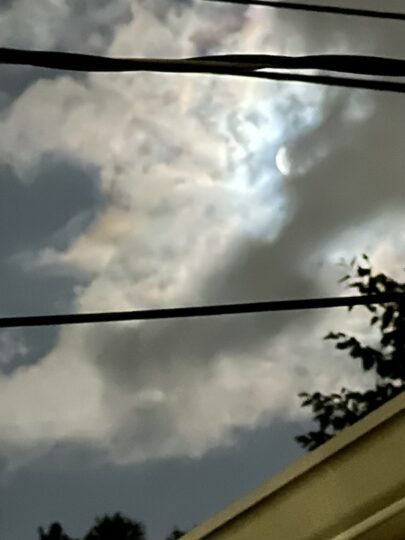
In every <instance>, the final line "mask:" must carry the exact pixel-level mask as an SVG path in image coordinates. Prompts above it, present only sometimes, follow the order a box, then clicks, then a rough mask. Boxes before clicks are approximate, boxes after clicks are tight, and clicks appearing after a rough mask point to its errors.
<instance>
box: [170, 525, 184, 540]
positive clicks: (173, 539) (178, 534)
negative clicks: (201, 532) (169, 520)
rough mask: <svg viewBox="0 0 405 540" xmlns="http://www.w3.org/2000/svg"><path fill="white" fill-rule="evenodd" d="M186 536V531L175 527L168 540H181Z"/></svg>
mask: <svg viewBox="0 0 405 540" xmlns="http://www.w3.org/2000/svg"><path fill="white" fill-rule="evenodd" d="M185 534H186V531H181V530H180V529H178V528H177V527H175V528H174V529H173V530H172V532H171V533H170V534H169V536H168V537H167V538H166V540H177V539H178V538H181V537H182V536H184V535H185Z"/></svg>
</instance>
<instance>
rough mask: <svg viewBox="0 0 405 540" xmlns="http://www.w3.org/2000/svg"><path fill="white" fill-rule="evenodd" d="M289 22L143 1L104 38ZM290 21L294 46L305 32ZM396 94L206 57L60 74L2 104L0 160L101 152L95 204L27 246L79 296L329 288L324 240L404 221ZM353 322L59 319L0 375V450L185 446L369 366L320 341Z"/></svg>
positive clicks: (152, 47)
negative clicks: (252, 74)
mask: <svg viewBox="0 0 405 540" xmlns="http://www.w3.org/2000/svg"><path fill="white" fill-rule="evenodd" d="M21 5H22V4H21ZM265 13H266V14H265ZM69 16H70V15H69ZM100 17H101V15H100ZM286 21H288V19H284V18H283V17H280V18H279V16H278V15H275V14H274V13H273V12H272V13H270V11H268V12H264V11H263V12H261V11H260V12H259V11H255V10H241V9H234V10H226V9H225V8H224V7H221V8H220V9H218V10H215V13H214V10H213V8H212V7H211V6H210V7H208V6H207V5H204V7H197V6H195V7H193V9H190V7H189V6H188V4H187V3H184V4H183V3H180V7H179V5H178V4H176V5H175V6H174V7H172V8H168V9H163V8H162V4H161V3H160V2H151V3H147V4H146V3H144V2H143V3H142V2H140V3H139V4H137V5H136V8H134V9H133V12H132V15H131V17H130V18H128V20H126V22H122V23H121V24H120V25H117V28H116V31H115V33H114V37H113V38H112V40H111V43H110V44H109V49H108V52H110V53H111V54H117V55H118V54H132V53H133V51H134V50H135V49H136V50H137V52H138V54H144V55H158V54H163V53H164V54H165V55H167V56H186V55H190V54H195V53H197V52H201V51H204V52H206V50H207V49H210V50H214V51H217V50H228V49H229V50H247V49H254V50H267V51H268V50H269V49H270V50H274V52H278V51H279V50H286V49H288V50H289V51H291V49H292V48H293V47H294V41H293V42H292V43H291V41H290V40H289V39H287V37H286V35H285V34H284V30H285V28H286V27H287V26H288V25H287V22H286ZM278 22H280V25H278V24H277V23H278ZM285 25H287V26H285ZM140 28H146V30H145V32H143V33H142V34H141V33H140ZM301 32H302V34H300V35H302V36H304V37H305V43H307V38H308V45H307V47H308V49H310V48H311V47H312V46H313V44H314V43H315V42H316V41H317V40H318V43H319V42H322V39H323V38H322V39H321V37H320V36H317V35H315V37H314V38H313V41H311V39H309V36H308V35H307V33H309V29H308V31H307V30H305V26H304V27H303V29H302V30H301ZM336 35H338V34H336ZM339 35H340V34H339ZM283 36H284V37H283ZM41 39H51V38H49V37H47V36H46V35H45V37H42V38H41ZM52 39H54V38H52ZM336 39H337V38H336ZM50 42H51V41H49V43H50ZM300 43H301V41H300ZM339 43H341V47H342V48H343V47H344V41H340V38H339ZM300 47H301V45H300ZM399 105H400V101H399V98H393V97H392V96H390V97H389V98H388V97H386V96H371V95H369V94H366V93H364V92H358V93H349V92H344V91H339V92H338V91H335V90H329V91H324V90H322V89H313V88H311V87H305V86H302V85H289V86H285V85H277V84H275V85H269V84H264V83H263V82H260V83H259V82H253V81H241V80H237V79H230V78H229V79H219V78H214V77H207V76H201V77H198V76H181V77H180V76H161V75H152V74H144V75H142V74H135V75H129V74H125V75H116V74H114V75H91V76H88V77H86V78H83V79H74V78H72V77H70V76H63V77H59V78H58V79H57V80H40V81H36V82H34V83H33V84H31V85H30V86H29V88H27V89H26V90H25V91H24V93H23V94H22V95H21V96H20V97H19V98H18V99H17V100H16V101H15V102H14V103H13V104H12V105H11V106H10V107H9V109H8V110H7V112H6V114H4V115H3V118H2V126H1V128H2V129H1V131H0V147H1V148H2V153H1V156H0V159H1V160H2V162H3V163H4V164H5V165H7V166H8V167H11V168H12V169H13V171H14V173H15V174H16V175H17V176H18V178H19V179H20V181H21V182H23V183H25V184H27V185H29V184H30V183H32V182H34V183H35V182H36V179H35V175H33V171H38V170H39V169H40V167H41V166H42V164H43V160H44V159H49V156H53V155H58V156H63V159H65V160H69V161H71V162H74V163H76V164H80V166H81V167H85V168H86V167H90V168H92V170H93V169H94V170H97V171H98V175H97V178H98V184H97V186H98V190H99V191H100V194H101V195H102V197H101V198H100V199H101V200H103V201H104V203H103V204H101V203H100V208H99V212H98V213H97V216H96V219H93V220H90V222H85V225H84V226H85V228H84V229H83V228H82V227H81V226H80V223H82V222H81V221H80V219H81V218H78V219H79V224H78V222H77V221H73V222H72V221H69V222H68V223H67V224H65V228H64V229H63V231H64V233H63V234H62V237H63V235H64V234H66V235H67V236H68V237H69V238H70V241H69V242H68V243H66V242H63V241H60V242H59V243H58V242H53V243H51V245H46V246H42V247H41V249H40V250H39V253H38V254H34V255H32V254H31V258H30V259H28V260H29V261H30V264H31V265H33V266H34V267H35V268H41V269H43V270H44V269H46V268H47V267H48V266H49V265H52V268H55V266H56V267H59V268H60V269H61V271H62V269H65V271H68V272H71V273H72V274H73V275H76V276H77V275H81V274H84V275H86V281H85V282H84V283H81V284H80V287H77V288H76V289H75V295H76V296H75V308H76V309H77V311H92V310H108V309H112V310H115V309H133V308H137V307H139V308H143V307H157V306H162V307H165V306H169V305H181V304H197V303H209V302H212V303H219V302H232V301H248V300H259V299H263V298H285V297H295V296H316V295H321V294H326V293H327V292H328V291H330V290H333V291H335V288H334V284H331V282H330V281H329V282H328V283H327V282H326V277H325V272H326V271H325V268H330V266H331V265H332V264H333V263H334V261H335V260H336V258H337V255H339V256H340V255H342V254H343V255H345V254H346V253H349V252H351V251H353V250H357V248H359V249H360V248H361V252H362V251H364V249H363V247H364V245H365V244H366V245H367V249H368V250H369V251H371V252H373V251H376V252H377V253H380V252H381V250H383V249H384V248H383V247H382V246H384V245H385V244H386V242H387V241H386V233H385V229H384V227H381V224H380V225H379V222H378V219H380V220H381V216H385V215H389V216H390V227H391V230H392V231H399V230H401V228H402V226H403V224H402V221H401V219H400V217H399V210H400V208H401V207H402V205H403V196H404V189H403V182H402V171H403V166H404V162H403V160H404V158H403V152H402V151H401V143H400V141H401V140H402V139H403V118H402V115H401V113H400V109H399ZM387 118H390V123H389V125H388V123H387ZM44 119H46V122H45V121H44ZM382 148H384V154H382V150H381V149H382ZM280 149H282V153H283V162H284V167H282V169H283V170H284V173H286V174H284V176H283V174H282V173H280V171H279V170H278V169H277V165H276V162H277V161H278V163H279V164H280V159H278V160H277V159H276V157H277V156H280V151H281V150H280ZM387 163H389V169H388V171H387ZM382 178H384V180H385V182H384V183H383V182H382V181H381V179H382ZM366 227H367V229H368V230H367V235H366V236H365V237H361V235H357V236H355V235H353V234H352V232H353V230H356V231H357V230H360V229H361V230H365V228H366ZM57 237H58V238H60V235H59V236H58V235H57ZM401 245H402V244H401ZM25 261H27V259H25ZM20 262H21V261H20ZM320 262H323V263H324V267H323V268H320V264H319V263H320ZM326 275H327V272H326ZM351 321H354V322H352V323H348V321H347V316H346V314H345V313H343V314H342V313H341V312H329V313H328V314H323V313H322V314H320V313H317V314H305V315H304V314H299V315H298V314H293V313H291V314H277V315H272V316H270V315H268V316H265V315H261V316H260V317H259V316H249V317H235V318H229V319H216V320H214V319H212V320H194V321H170V322H156V323H145V324H124V325H121V326H114V325H107V326H103V327H82V328H75V329H73V328H66V329H63V330H62V331H61V333H60V335H59V337H58V341H57V343H56V344H55V347H54V348H53V350H52V351H50V352H49V353H48V354H46V355H45V356H44V357H43V358H41V359H40V360H39V359H38V361H37V363H36V364H35V365H33V366H26V367H22V368H20V369H19V370H17V371H16V372H15V373H12V374H10V375H7V376H2V377H1V378H0V427H1V433H2V435H1V437H2V438H3V440H4V441H5V445H7V453H8V454H9V449H10V448H12V449H13V457H11V458H9V459H10V461H11V462H12V460H17V459H18V457H16V456H18V455H21V456H23V457H22V458H21V459H26V458H27V456H28V457H29V455H30V452H33V453H34V452H38V451H45V450H46V449H48V448H50V447H52V445H54V444H56V443H57V442H60V441H70V442H71V441H81V442H82V443H85V444H87V445H90V446H95V447H97V448H99V449H102V451H104V452H105V454H106V455H107V456H108V458H109V459H110V460H112V461H114V462H116V463H130V462H138V461H144V460H147V459H157V458H163V457H165V458H167V457H173V456H200V455H202V454H203V453H204V452H207V451H208V450H209V449H210V448H213V447H217V446H220V445H229V444H232V443H233V442H234V440H235V432H236V431H237V429H238V428H240V427H244V426H247V425H248V426H250V427H252V428H253V427H255V426H259V425H262V424H264V423H267V422H271V421H273V420H274V419H275V418H278V417H279V416H284V417H287V418H289V419H294V418H296V417H300V415H301V414H302V413H301V412H300V411H299V409H298V403H297V400H296V399H295V397H294V396H295V394H296V392H297V391H299V390H303V389H307V388H308V389H312V387H314V389H315V387H316V388H318V387H319V388H322V389H325V390H328V389H331V388H340V386H343V385H345V384H349V383H350V384H355V385H358V386H361V385H364V384H366V382H367V379H365V378H364V377H362V375H361V373H360V371H359V370H358V369H357V368H356V366H354V365H352V363H351V362H350V361H349V360H345V359H342V358H341V356H337V355H336V354H335V353H334V352H333V351H331V349H330V348H326V346H325V347H324V346H323V344H322V340H321V338H322V336H323V335H324V333H326V332H327V331H328V330H329V329H330V328H332V329H333V328H334V327H337V328H338V329H341V328H342V327H344V326H345V325H347V324H351V325H352V328H355V329H356V330H358V331H360V328H361V327H362V323H363V322H364V318H362V317H361V315H358V316H356V315H355V317H354V319H351ZM335 325H336V326H335ZM349 329H350V327H349ZM325 357H327V360H326V359H325ZM326 366H327V367H326ZM19 452H20V454H19ZM14 464H15V461H14Z"/></svg>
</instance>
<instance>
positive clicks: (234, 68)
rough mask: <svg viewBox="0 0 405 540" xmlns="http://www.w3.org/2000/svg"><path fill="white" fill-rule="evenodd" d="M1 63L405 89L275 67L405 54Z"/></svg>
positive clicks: (385, 61)
mask: <svg viewBox="0 0 405 540" xmlns="http://www.w3.org/2000/svg"><path fill="white" fill-rule="evenodd" d="M0 64H11V65H30V66H36V67H42V68H48V69H57V70H69V71H83V72H139V71H140V72H142V71H146V72H164V73H210V74H216V75H230V76H241V77H250V78H258V79H265V80H273V81H288V82H304V83H312V84H321V85H326V86H338V87H345V88H361V89H368V90H375V91H386V92H396V93H405V83H404V82H398V81H391V80H381V79H367V78H355V77H339V76H334V75H323V74H316V75H312V74H305V73H292V72H291V71H289V72H280V71H271V72H269V71H261V70H263V69H266V68H270V69H275V68H277V69H289V70H305V69H312V70H327V71H338V72H350V73H356V74H362V75H381V74H383V75H389V76H396V77H402V76H405V60H402V59H395V58H379V57H373V56H360V55H356V56H351V55H312V56H298V57H291V56H280V55H255V54H253V55H249V54H247V55H235V54H232V55H229V56H228V55H222V56H205V57H196V58H186V59H160V58H111V57H105V56H97V55H88V54H79V53H70V52H61V51H32V50H23V49H10V48H0Z"/></svg>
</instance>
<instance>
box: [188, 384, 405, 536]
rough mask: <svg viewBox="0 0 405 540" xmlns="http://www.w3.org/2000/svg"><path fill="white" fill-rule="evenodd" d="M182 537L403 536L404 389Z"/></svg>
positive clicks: (404, 464)
mask: <svg viewBox="0 0 405 540" xmlns="http://www.w3.org/2000/svg"><path fill="white" fill-rule="evenodd" d="M183 538H184V540H202V539H207V540H208V539H209V540H231V539H232V540H273V539H274V540H310V539H311V540H328V539H331V540H332V539H333V540H349V539H352V538H356V539H357V540H366V539H367V540H402V539H405V393H404V394H402V395H401V396H398V397H397V398H396V399H394V400H392V401H391V402H390V403H387V404H386V405H384V406H383V407H381V408H380V409H379V410H378V411H376V412H374V413H372V414H370V415H369V416H368V417H367V418H365V419H364V420H362V421H361V422H358V423H357V424H356V425H355V426H352V427H351V428H348V429H346V430H345V431H344V432H343V433H341V434H339V435H338V436H336V437H335V438H334V439H333V440H332V441H330V442H328V443H326V444H325V445H323V446H322V447H321V448H319V449H317V450H315V451H314V452H311V453H310V454H307V455H306V456H304V457H303V458H301V459H300V460H299V461H297V462H296V463H294V464H293V465H292V466H291V467H290V468H288V469H287V470H286V471H284V472H283V473H281V474H280V475H278V476H276V477H274V478H272V479H270V480H269V481H268V482H266V483H265V484H263V485H262V486H260V487H259V488H258V489H257V490H255V491H254V492H252V493H250V494H249V495H247V496H246V497H244V498H243V499H241V500H239V501H237V502H236V503H234V504H233V505H231V506H230V507H229V508H227V509H225V510H224V511H223V512H221V513H220V514H218V515H217V516H214V517H213V518H212V519H210V520H208V521H207V522H206V523H203V524H202V525H200V526H199V527H196V528H195V529H194V530H193V531H191V532H190V533H188V534H187V535H186V536H185V537H183Z"/></svg>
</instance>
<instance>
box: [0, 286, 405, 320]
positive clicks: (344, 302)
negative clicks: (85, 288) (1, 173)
mask: <svg viewBox="0 0 405 540" xmlns="http://www.w3.org/2000/svg"><path fill="white" fill-rule="evenodd" d="M388 303H396V304H404V303H405V294H404V293H381V294H371V295H356V296H339V297H328V298H305V299H293V300H272V301H265V302H249V303H238V304H219V305H207V306H188V307H177V308H163V309H143V310H136V311H114V312H97V313H70V314H63V315H56V314H54V315H28V316H15V317H1V318H0V328H21V327H34V326H55V325H56V326H61V325H77V324H89V323H93V324H95V323H111V322H124V321H150V320H163V319H190V318H196V317H217V316H221V315H242V314H254V313H269V312H280V311H300V310H312V309H326V308H335V307H349V308H351V307H354V306H370V305H379V304H388Z"/></svg>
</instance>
